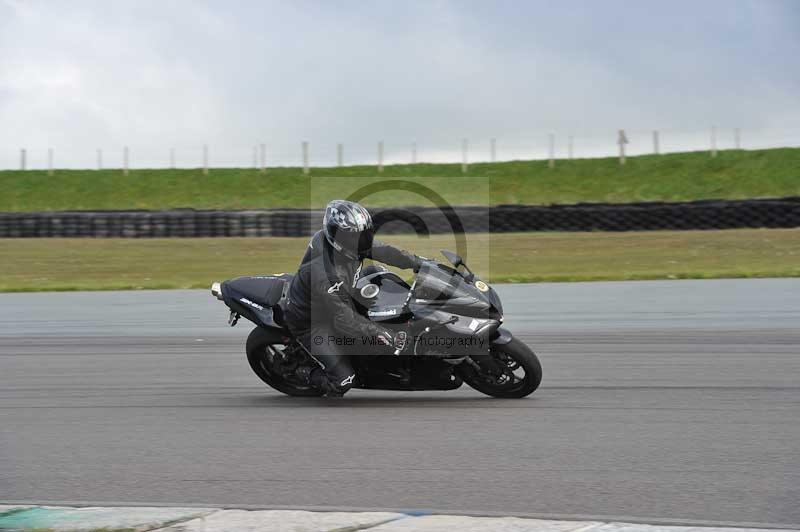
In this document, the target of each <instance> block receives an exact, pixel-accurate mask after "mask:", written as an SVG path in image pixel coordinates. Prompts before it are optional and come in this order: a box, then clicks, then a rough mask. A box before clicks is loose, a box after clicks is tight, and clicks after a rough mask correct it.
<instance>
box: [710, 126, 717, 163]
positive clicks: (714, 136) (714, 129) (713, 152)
mask: <svg viewBox="0 0 800 532" xmlns="http://www.w3.org/2000/svg"><path fill="white" fill-rule="evenodd" d="M711 156H712V157H716V156H717V126H711Z"/></svg>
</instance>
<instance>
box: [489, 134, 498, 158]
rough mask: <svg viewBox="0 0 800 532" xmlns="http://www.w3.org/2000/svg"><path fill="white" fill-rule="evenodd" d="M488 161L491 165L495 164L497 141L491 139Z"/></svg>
mask: <svg viewBox="0 0 800 532" xmlns="http://www.w3.org/2000/svg"><path fill="white" fill-rule="evenodd" d="M489 160H490V161H491V162H493V163H496V162H497V139H495V138H493V139H492V142H491V147H490V149H489Z"/></svg>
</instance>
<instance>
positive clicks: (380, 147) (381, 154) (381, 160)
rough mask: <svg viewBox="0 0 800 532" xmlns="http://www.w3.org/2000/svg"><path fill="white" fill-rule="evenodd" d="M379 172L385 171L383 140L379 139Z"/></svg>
mask: <svg viewBox="0 0 800 532" xmlns="http://www.w3.org/2000/svg"><path fill="white" fill-rule="evenodd" d="M378 172H379V173H383V141H382V140H381V141H378Z"/></svg>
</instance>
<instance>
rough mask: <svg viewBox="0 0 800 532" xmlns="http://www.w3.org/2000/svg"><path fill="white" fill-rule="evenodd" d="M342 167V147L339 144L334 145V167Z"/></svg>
mask: <svg viewBox="0 0 800 532" xmlns="http://www.w3.org/2000/svg"><path fill="white" fill-rule="evenodd" d="M343 165H344V146H343V145H342V143H341V142H339V143H338V144H336V166H338V167H339V168H341V167H342V166H343Z"/></svg>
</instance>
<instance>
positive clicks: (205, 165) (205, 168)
mask: <svg viewBox="0 0 800 532" xmlns="http://www.w3.org/2000/svg"><path fill="white" fill-rule="evenodd" d="M203 175H208V144H203Z"/></svg>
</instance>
